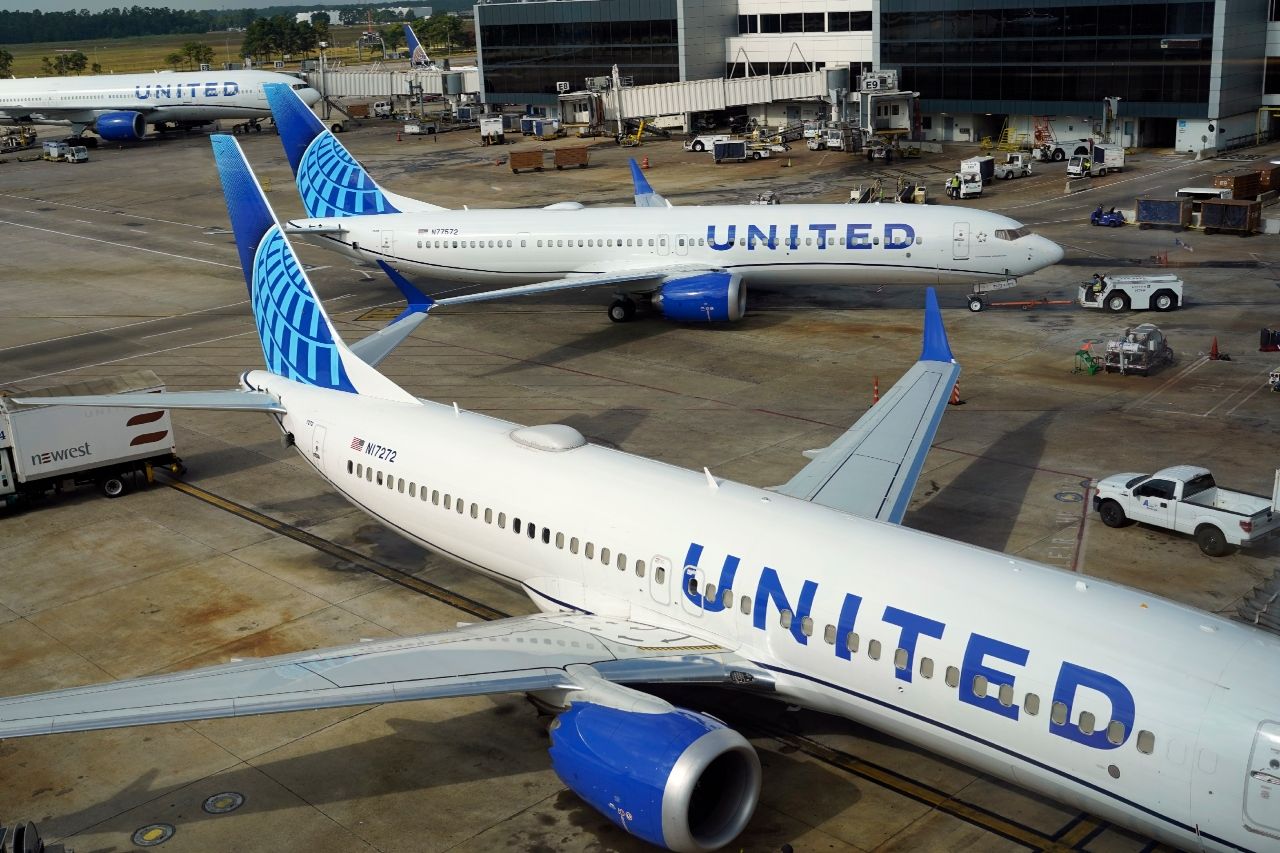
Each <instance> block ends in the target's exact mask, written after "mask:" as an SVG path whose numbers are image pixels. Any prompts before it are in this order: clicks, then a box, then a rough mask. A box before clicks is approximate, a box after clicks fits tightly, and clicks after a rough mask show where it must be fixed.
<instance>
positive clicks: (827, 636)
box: [822, 625, 836, 646]
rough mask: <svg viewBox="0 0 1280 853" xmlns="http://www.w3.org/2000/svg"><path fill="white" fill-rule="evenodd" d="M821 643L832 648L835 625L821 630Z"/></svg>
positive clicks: (834, 642) (834, 639)
mask: <svg viewBox="0 0 1280 853" xmlns="http://www.w3.org/2000/svg"><path fill="white" fill-rule="evenodd" d="M822 641H823V642H824V643H826V644H827V645H828V646H834V645H835V644H836V626H835V625H828V626H827V627H825V628H823V629H822Z"/></svg>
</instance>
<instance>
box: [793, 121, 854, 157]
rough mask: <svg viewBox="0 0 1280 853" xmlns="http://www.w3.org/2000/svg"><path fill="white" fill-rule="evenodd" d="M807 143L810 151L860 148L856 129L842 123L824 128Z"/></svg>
mask: <svg viewBox="0 0 1280 853" xmlns="http://www.w3.org/2000/svg"><path fill="white" fill-rule="evenodd" d="M805 145H806V146H807V147H808V148H809V150H810V151H856V150H857V148H858V145H857V137H856V134H855V132H854V129H853V128H852V127H847V126H840V125H836V126H831V127H824V128H822V129H821V130H819V131H818V133H817V134H816V135H815V136H812V137H810V138H809V140H808V142H806V143H805Z"/></svg>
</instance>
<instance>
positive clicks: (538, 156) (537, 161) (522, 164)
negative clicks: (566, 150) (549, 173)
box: [507, 151, 542, 175]
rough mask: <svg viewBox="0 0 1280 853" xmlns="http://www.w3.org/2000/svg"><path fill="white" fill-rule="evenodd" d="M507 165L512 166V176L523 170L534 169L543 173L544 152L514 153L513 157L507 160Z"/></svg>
mask: <svg viewBox="0 0 1280 853" xmlns="http://www.w3.org/2000/svg"><path fill="white" fill-rule="evenodd" d="M507 163H508V164H509V165H510V166H511V174H513V175H514V174H517V173H518V172H519V171H520V170H521V169H533V170H534V171H535V172H541V171H542V152H541V151H513V152H512V153H511V156H510V157H508V158H507Z"/></svg>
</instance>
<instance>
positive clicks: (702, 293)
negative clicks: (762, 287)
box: [653, 272, 747, 323]
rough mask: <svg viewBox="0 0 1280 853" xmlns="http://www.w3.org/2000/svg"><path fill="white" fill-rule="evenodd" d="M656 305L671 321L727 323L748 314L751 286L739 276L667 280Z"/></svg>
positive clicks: (714, 274) (716, 274)
mask: <svg viewBox="0 0 1280 853" xmlns="http://www.w3.org/2000/svg"><path fill="white" fill-rule="evenodd" d="M653 304H654V305H655V306H657V307H658V308H659V310H661V311H662V316H664V317H666V318H667V319H668V320H675V321H677V322H680V323H717V322H720V323H723V322H730V321H733V320H741V319H742V315H743V314H746V313H747V286H746V285H745V284H743V283H742V279H741V278H739V277H738V275H736V274H735V273H727V272H710V273H703V274H702V275H694V276H686V277H683V278H677V279H672V280H670V281H667V282H666V283H664V284H663V285H662V287H661V288H659V290H658V292H657V293H655V294H654V296H653Z"/></svg>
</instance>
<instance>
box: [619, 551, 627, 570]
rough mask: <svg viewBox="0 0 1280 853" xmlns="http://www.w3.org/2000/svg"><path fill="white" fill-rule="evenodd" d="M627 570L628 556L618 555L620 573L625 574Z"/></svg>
mask: <svg viewBox="0 0 1280 853" xmlns="http://www.w3.org/2000/svg"><path fill="white" fill-rule="evenodd" d="M626 570H627V555H626V554H619V555H618V571H620V572H625V571H626Z"/></svg>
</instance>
